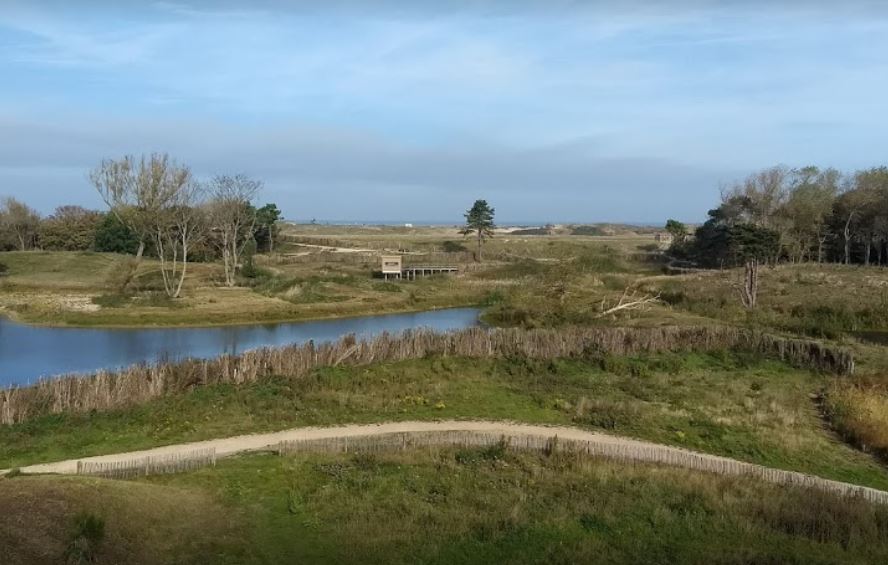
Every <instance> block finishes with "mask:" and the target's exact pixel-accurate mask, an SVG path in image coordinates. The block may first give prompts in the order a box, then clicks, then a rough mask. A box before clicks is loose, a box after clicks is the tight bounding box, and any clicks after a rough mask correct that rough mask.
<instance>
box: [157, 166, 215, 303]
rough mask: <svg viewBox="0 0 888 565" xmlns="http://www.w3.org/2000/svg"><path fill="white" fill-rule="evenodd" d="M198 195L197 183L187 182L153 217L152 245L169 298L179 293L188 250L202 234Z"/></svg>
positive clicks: (202, 226)
mask: <svg viewBox="0 0 888 565" xmlns="http://www.w3.org/2000/svg"><path fill="white" fill-rule="evenodd" d="M202 195H203V189H202V187H201V185H200V184H198V183H196V182H190V183H188V184H186V185H184V186H182V187H181V188H180V189H179V191H178V192H177V193H176V194H175V196H173V197H172V198H171V199H170V200H169V201H168V202H167V205H166V206H165V208H164V209H163V210H160V211H159V213H158V214H156V216H155V219H156V221H155V223H154V230H153V237H154V247H155V249H156V251H157V257H158V258H159V259H160V272H161V275H162V277H163V287H164V290H165V291H166V294H167V296H169V297H170V298H178V297H179V296H180V295H181V293H182V285H183V284H184V282H185V275H186V273H187V271H188V251H189V249H190V247H191V246H192V245H193V244H194V243H195V242H196V241H198V240H199V239H200V238H201V236H202V235H203V234H204V228H205V226H206V222H205V218H204V213H203V208H202V207H201V206H200V204H201V199H202Z"/></svg>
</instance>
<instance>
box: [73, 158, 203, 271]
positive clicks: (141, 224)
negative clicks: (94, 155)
mask: <svg viewBox="0 0 888 565" xmlns="http://www.w3.org/2000/svg"><path fill="white" fill-rule="evenodd" d="M89 178H90V181H92V183H93V185H94V186H95V187H96V190H97V191H98V192H99V195H100V196H101V197H102V200H104V201H105V204H107V205H108V208H110V209H111V212H112V213H113V214H114V215H115V216H117V219H119V220H120V222H121V223H123V224H124V225H126V226H127V227H128V228H129V229H130V230H132V232H133V233H135V234H136V237H138V239H139V248H138V251H137V252H136V259H137V260H139V259H141V258H142V254H143V253H144V252H145V244H146V243H147V242H148V240H150V239H152V238H153V236H154V232H155V228H156V225H157V222H158V215H159V214H161V213H162V211H163V210H164V209H166V208H168V207H169V206H170V204H171V203H172V202H174V201H175V200H176V199H177V198H178V195H179V192H180V191H181V190H182V189H183V187H184V186H185V185H186V184H187V183H188V181H189V179H190V178H191V172H190V171H189V170H188V168H187V167H184V166H179V165H177V164H176V162H175V161H174V160H173V159H171V158H170V157H169V155H167V154H166V153H162V154H161V153H152V154H151V155H150V156H148V157H147V158H146V157H145V156H142V157H141V158H140V159H139V160H138V161H136V159H135V158H134V157H132V156H130V155H127V156H125V157H123V158H122V159H118V160H114V159H105V160H103V161H102V162H101V164H100V165H99V166H98V167H96V168H95V169H93V170H92V171H91V172H90V175H89Z"/></svg>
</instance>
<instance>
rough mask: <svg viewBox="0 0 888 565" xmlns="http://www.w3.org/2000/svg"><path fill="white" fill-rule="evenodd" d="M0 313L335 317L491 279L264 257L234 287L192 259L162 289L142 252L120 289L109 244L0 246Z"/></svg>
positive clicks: (183, 320)
mask: <svg viewBox="0 0 888 565" xmlns="http://www.w3.org/2000/svg"><path fill="white" fill-rule="evenodd" d="M0 256H2V262H3V263H5V264H6V265H8V267H9V271H8V274H7V275H5V276H3V277H2V278H0V312H2V313H5V314H6V315H8V316H10V317H12V318H13V319H16V320H19V321H23V322H28V323H34V324H45V325H67V326H81V327H141V326H212V325H228V324H246V323H270V322H283V321H299V320H309V319H322V318H337V317H347V316H360V315H372V314H384V313H393V312H409V311H419V310H430V309H434V308H447V307H456V306H469V305H475V304H478V303H481V302H483V301H484V298H485V296H486V295H487V293H488V292H490V290H491V289H492V288H493V287H494V286H495V284H494V283H474V282H471V283H470V282H468V281H467V282H466V284H463V283H462V282H461V281H459V280H455V279H449V278H442V277H437V278H430V279H426V280H420V281H416V282H415V283H410V285H394V284H384V283H382V282H381V281H379V280H377V279H374V278H372V276H371V268H370V267H369V266H366V267H365V266H361V265H334V266H332V267H331V266H328V265H326V264H324V263H307V264H299V265H286V264H285V265H276V264H272V265H269V266H268V267H267V268H264V269H262V271H261V272H262V273H263V275H262V276H261V277H257V278H255V279H243V280H242V281H241V286H238V287H235V288H226V287H223V286H221V278H222V273H221V267H220V266H219V265H215V264H205V263H194V264H191V265H189V276H188V281H187V284H186V286H185V291H184V294H183V296H182V297H181V298H179V299H175V300H172V299H169V298H167V297H166V295H165V294H164V293H163V291H162V283H161V280H160V278H159V271H158V269H159V265H158V264H157V262H156V261H154V260H151V259H148V258H146V259H145V260H143V262H142V265H141V266H140V267H139V270H138V272H137V276H136V277H135V282H134V283H133V284H132V285H131V286H130V287H129V290H128V291H127V292H126V293H125V294H121V293H120V291H119V281H117V280H116V279H117V278H118V277H119V273H120V272H121V271H124V270H126V265H127V262H128V261H129V260H130V258H128V257H126V256H122V255H115V254H108V253H73V252H71V253H66V252H36V251H35V252H10V253H0Z"/></svg>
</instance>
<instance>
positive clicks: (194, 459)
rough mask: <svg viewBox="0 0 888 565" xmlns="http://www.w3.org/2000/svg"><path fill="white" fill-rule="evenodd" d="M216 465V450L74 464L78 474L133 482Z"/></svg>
mask: <svg viewBox="0 0 888 565" xmlns="http://www.w3.org/2000/svg"><path fill="white" fill-rule="evenodd" d="M215 466H216V448H215V447H210V448H205V449H195V450H193V451H189V452H186V453H170V454H167V455H151V456H148V457H138V458H136V459H124V460H121V461H78V462H77V474H78V475H92V476H96V477H103V478H106V479H133V478H136V477H144V476H147V475H165V474H170V473H184V472H186V471H194V470H195V469H201V468H203V467H215Z"/></svg>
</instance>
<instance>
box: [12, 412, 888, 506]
mask: <svg viewBox="0 0 888 565" xmlns="http://www.w3.org/2000/svg"><path fill="white" fill-rule="evenodd" d="M423 432H475V433H481V434H486V435H496V436H499V435H502V436H507V437H510V438H527V439H528V440H546V439H548V438H552V437H553V436H557V437H558V438H559V439H560V440H566V441H569V442H570V441H573V442H579V443H580V444H583V445H585V447H586V449H587V450H588V451H589V452H590V453H598V454H604V455H606V456H610V457H615V458H617V459H619V460H623V461H637V462H648V463H658V464H664V465H672V466H677V467H682V468H686V469H696V470H698V471H708V472H713V473H717V474H720V475H733V476H748V477H751V478H753V479H757V480H761V481H765V482H771V483H777V484H782V485H793V486H804V487H811V488H817V489H820V490H824V491H829V492H833V493H835V494H838V495H842V496H855V497H858V496H859V497H863V498H864V499H866V500H869V501H871V502H877V503H881V504H888V492H885V491H880V490H876V489H872V488H868V487H862V486H858V485H853V484H849V483H842V482H839V481H833V480H829V479H822V478H820V477H815V476H812V475H806V474H804V473H797V472H793V471H784V470H781V469H772V468H768V467H763V466H761V465H755V464H752V463H746V462H743V461H738V460H736V459H731V458H728V457H720V456H718V455H710V454H707V453H699V452H696V451H690V450H687V449H682V448H678V447H672V446H667V445H660V444H656V443H651V442H645V441H639V440H635V439H629V438H625V437H620V436H612V435H607V434H601V433H596V432H590V431H587V430H581V429H578V428H570V427H564V426H541V425H530V424H519V423H513V422H491V421H483V420H481V421H460V420H447V421H440V422H388V423H381V424H367V425H346V426H336V427H327V428H296V429H290V430H284V431H281V432H273V433H267V434H252V435H242V436H235V437H229V438H223V439H213V440H207V441H198V442H191V443H181V444H177V445H168V446H164V447H157V448H154V449H147V450H143V451H130V452H127V453H116V454H112V455H101V456H97V457H88V458H84V459H80V461H93V462H116V461H129V460H133V459H138V458H143V457H150V456H164V455H174V454H178V455H186V454H188V453H189V452H193V451H195V450H198V449H211V448H212V449H215V454H216V457H217V458H220V457H227V456H231V455H235V454H238V453H246V452H251V451H265V450H274V449H276V448H278V447H279V444H280V442H282V441H299V440H323V439H334V438H361V437H364V438H366V437H371V436H380V435H384V434H393V433H408V434H409V433H423ZM536 443H539V442H536ZM77 462H78V459H69V460H67V461H58V462H56V463H44V464H38V465H29V466H27V467H22V468H21V470H22V471H24V472H26V473H60V474H73V473H76V472H77ZM0 473H2V472H0Z"/></svg>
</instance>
